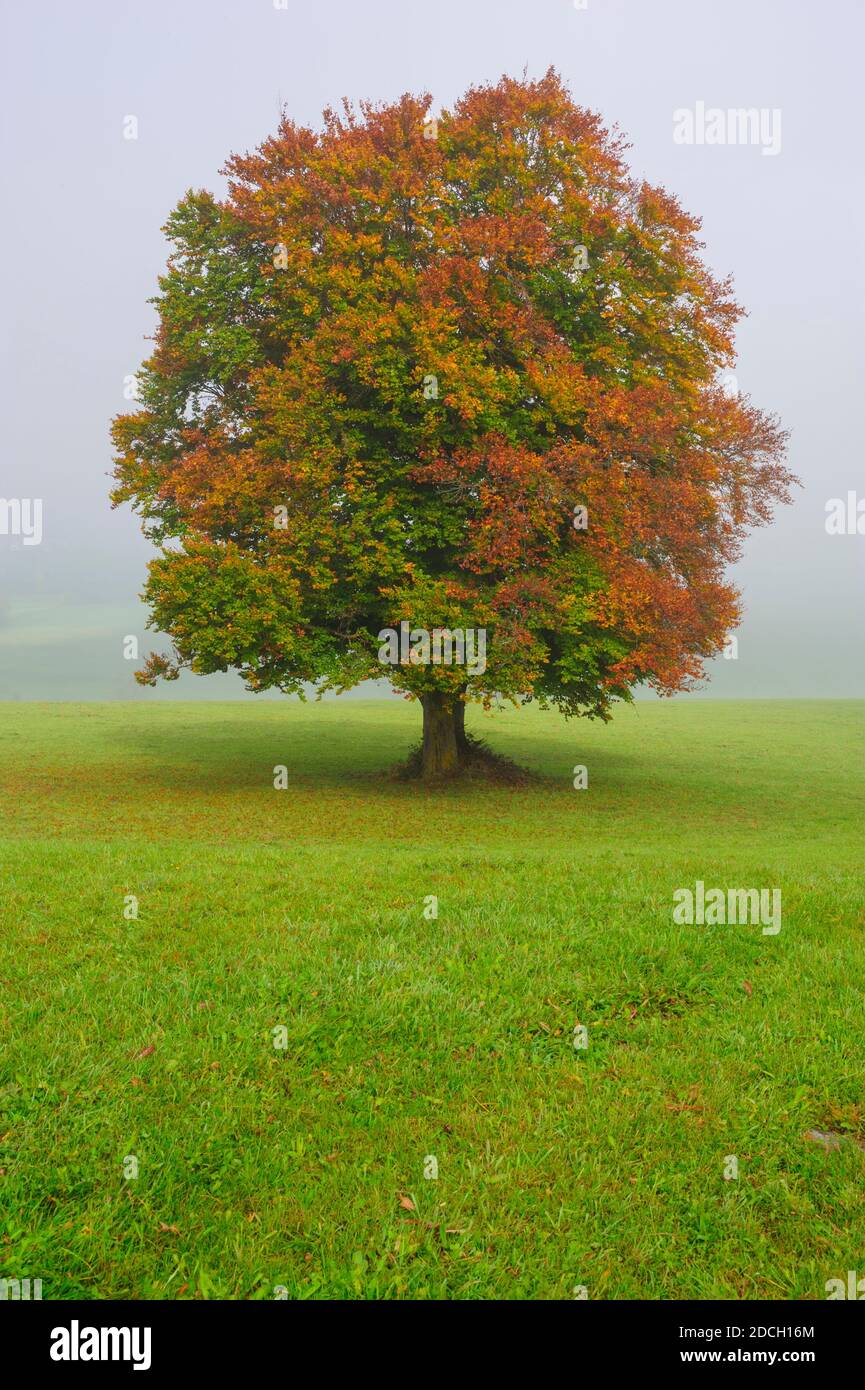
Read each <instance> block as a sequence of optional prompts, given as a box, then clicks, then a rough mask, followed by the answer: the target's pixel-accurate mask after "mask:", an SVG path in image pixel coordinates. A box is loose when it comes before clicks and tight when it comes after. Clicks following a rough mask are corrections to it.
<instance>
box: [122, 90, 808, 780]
mask: <svg viewBox="0 0 865 1390" xmlns="http://www.w3.org/2000/svg"><path fill="white" fill-rule="evenodd" d="M432 114H433V113H432V112H431V108H430V99H429V98H428V97H419V98H418V97H412V96H405V97H403V98H402V99H401V100H400V101H398V102H396V103H394V104H392V105H387V106H382V107H374V106H371V105H364V106H362V108H361V109H360V111H359V112H355V111H353V110H351V109H350V108H349V107H348V106H346V107H345V109H344V110H343V112H342V114H337V113H335V112H333V111H327V112H325V115H324V121H323V126H322V129H321V130H320V131H314V130H311V129H307V128H304V127H300V126H297V125H295V124H294V123H293V122H291V121H290V120H288V119H287V118H286V119H283V121H282V123H281V125H280V127H279V131H278V133H277V134H276V135H275V136H274V137H273V138H272V139H269V140H267V141H265V143H264V144H263V145H262V146H261V148H260V149H259V150H258V151H256V152H255V153H254V154H247V155H243V156H235V157H234V158H232V159H231V160H230V161H229V162H228V165H227V167H226V170H225V172H226V173H227V175H228V178H229V189H228V194H227V196H226V198H225V199H224V200H223V201H219V200H217V199H216V198H214V197H213V196H211V195H210V194H209V193H206V192H190V193H188V194H187V196H186V197H185V198H184V199H183V200H182V201H181V203H180V204H179V206H178V207H177V208H176V210H175V211H174V212H173V213H172V215H171V217H170V218H169V221H168V224H167V227H166V231H167V234H168V236H169V238H170V240H171V243H172V248H173V249H172V252H171V256H170V260H169V264H168V268H167V271H166V273H165V275H164V276H163V277H162V279H161V281H160V293H159V296H158V298H157V300H156V303H157V305H158V311H159V327H158V331H157V335H156V341H155V350H154V352H153V354H152V356H151V357H150V359H149V361H148V362H147V363H146V364H145V366H144V367H143V369H142V371H141V374H140V377H139V383H140V409H138V410H136V411H135V413H132V414H127V415H123V416H121V417H119V418H118V419H117V420H116V421H115V423H114V427H113V437H114V441H115V445H116V452H117V460H116V487H115V489H114V492H113V499H114V501H115V503H119V502H123V501H131V502H132V503H133V505H134V506H135V508H136V509H137V510H138V511H139V512H140V513H141V515H142V517H143V518H144V521H145V528H146V530H147V533H148V534H149V535H150V536H151V537H152V538H153V539H154V540H155V541H156V542H157V544H158V545H159V547H160V552H159V554H158V555H157V557H156V558H155V559H154V560H153V561H152V563H151V565H150V572H149V578H148V581H147V586H146V590H145V597H146V599H147V601H148V602H149V604H150V606H151V610H152V624H153V626H154V627H156V628H157V629H159V630H161V631H164V632H166V633H168V634H170V636H171V638H172V639H173V643H174V652H173V653H171V654H169V655H167V656H153V657H151V658H150V659H149V661H148V663H147V665H146V667H145V670H144V671H143V672H142V673H140V678H141V679H142V680H144V681H153V680H155V679H156V678H157V677H158V676H160V675H162V676H171V675H174V674H176V672H177V670H178V669H179V668H180V667H181V666H188V667H190V668H191V669H192V670H193V671H197V672H201V673H206V672H212V671H224V670H227V669H229V668H232V667H234V668H237V669H239V670H240V672H241V673H242V675H243V676H244V678H245V679H246V681H247V684H248V685H249V687H250V688H252V689H254V690H262V689H265V688H267V687H274V686H275V687H278V688H280V689H282V690H285V691H298V690H301V689H303V687H304V685H305V684H306V683H310V682H313V683H317V684H318V686H319V688H334V689H344V688H348V687H350V686H352V685H354V684H356V683H357V682H358V681H360V680H362V679H365V678H368V677H377V678H380V677H381V676H382V675H385V676H387V677H389V678H390V679H391V681H392V683H393V685H394V686H395V687H397V688H398V689H401V690H404V691H406V692H410V693H411V694H414V695H417V696H419V697H421V699H422V700H423V703H424V708H425V711H427V715H428V721H431V720H433V719H437V720H439V722H440V723H441V721H444V725H445V726H449V725H450V724H451V723H452V722H453V721H454V712H455V710H457V711H458V704H457V703H455V702H460V701H463V700H465V699H466V698H467V699H474V700H482V701H483V700H488V699H490V698H491V697H492V696H493V694H495V693H499V694H501V695H503V696H505V697H513V698H516V699H526V698H527V697H529V696H533V697H535V698H537V699H539V700H541V701H542V702H549V703H554V704H556V705H558V706H559V707H560V708H562V709H563V710H564V711H565V712H567V713H572V714H578V713H582V714H594V715H601V716H603V717H605V716H606V715H607V713H608V711H609V707H610V704H611V702H612V701H613V700H614V699H615V698H617V697H618V698H627V697H628V695H629V693H630V691H631V690H632V688H633V687H634V686H635V685H638V684H640V683H646V684H648V685H649V686H652V687H654V688H655V689H656V690H658V691H660V692H662V693H671V692H674V691H677V690H681V689H683V688H685V687H687V685H688V684H689V683H691V682H693V681H694V680H695V679H696V678H697V677H699V675H700V673H701V670H702V665H703V662H704V660H705V659H706V658H707V657H711V656H713V655H714V654H716V653H717V652H718V651H719V650H720V649H721V647H722V645H723V642H724V640H725V638H726V636H727V634H728V633H729V631H730V629H731V628H732V627H733V626H734V625H735V624H736V623H737V621H738V619H739V612H740V610H739V600H738V595H737V593H736V591H735V589H734V588H733V587H731V585H730V584H729V583H727V582H725V577H724V576H725V569H726V567H727V566H728V564H729V563H730V562H731V561H732V560H734V559H735V558H736V557H737V555H738V553H739V548H740V545H741V541H742V538H743V536H744V535H745V534H746V532H747V531H748V529H749V528H751V527H754V526H756V525H759V524H762V523H765V522H767V521H768V520H769V519H770V517H771V514H772V510H773V507H774V506H775V504H777V503H778V502H781V501H784V500H786V494H787V488H788V485H789V484H790V482H791V481H792V479H791V476H790V474H789V473H788V472H787V471H786V470H785V468H784V467H783V466H782V462H781V459H782V454H783V447H784V434H783V431H782V430H781V429H780V427H779V426H778V424H777V422H776V421H775V420H774V419H772V418H770V417H768V416H766V415H764V414H762V413H761V412H760V411H759V410H757V409H756V408H755V407H754V406H753V405H751V404H750V402H749V401H748V400H747V399H745V398H742V397H739V396H731V395H729V394H727V393H726V392H725V391H724V390H723V389H722V388H721V386H720V385H719V372H720V371H721V370H722V369H723V368H725V367H729V366H731V365H732V364H733V361H734V347H733V333H734V328H735V324H736V322H737V320H738V318H739V317H740V315H741V312H742V311H741V309H740V308H739V307H738V305H737V304H736V303H735V302H734V300H733V298H732V295H731V290H730V286H729V284H728V283H727V282H719V281H718V280H716V279H715V278H713V276H712V275H711V274H710V272H709V271H708V270H707V268H706V267H705V266H704V264H703V262H702V260H701V254H700V253H701V243H700V242H699V240H698V239H697V236H698V229H699V223H698V222H697V220H695V219H694V218H693V217H691V216H689V215H688V214H687V213H685V212H684V211H683V210H682V208H681V207H680V206H679V204H678V202H677V201H676V199H675V198H674V197H673V196H671V195H670V194H668V193H666V192H664V191H663V190H661V189H658V188H654V187H650V186H649V185H647V184H645V183H639V182H636V181H634V180H633V179H632V178H631V177H630V176H629V173H628V170H627V168H626V166H625V163H624V160H623V154H624V148H625V147H624V145H623V143H622V141H621V140H620V138H619V137H617V136H615V135H613V134H611V133H610V132H608V131H607V130H606V129H605V128H604V126H603V125H602V123H601V121H600V119H599V118H598V117H597V116H595V115H593V114H591V113H590V112H588V111H585V110H583V109H581V108H580V107H578V106H576V105H575V104H574V102H573V101H572V100H571V98H570V96H569V94H568V93H567V91H566V90H565V89H564V88H563V86H562V84H561V82H560V80H559V79H558V77H557V76H556V75H555V73H552V72H550V73H548V74H547V76H546V77H545V78H544V79H543V80H542V81H540V82H535V83H532V82H519V81H513V80H510V79H503V80H502V81H501V82H499V83H498V84H497V85H495V86H489V87H482V88H477V89H473V90H470V91H469V92H468V93H467V94H466V95H465V96H464V97H463V98H462V100H460V101H459V102H458V103H457V104H456V106H455V107H454V108H453V110H450V111H444V112H442V113H441V114H440V115H439V116H438V118H437V127H436V126H430V125H427V127H426V129H425V121H427V120H428V118H429V117H430V116H431V115H432ZM579 508H583V509H584V511H583V512H579V511H576V510H575V509H579ZM575 517H581V518H582V519H583V522H584V525H583V527H582V529H578V527H577V526H575V525H574V521H575ZM403 619H405V620H408V621H409V622H410V624H411V626H412V628H413V629H414V628H423V629H427V630H433V629H436V628H449V629H454V628H465V627H467V626H468V627H474V628H484V629H485V630H486V633H487V662H486V669H485V671H483V673H478V674H476V675H473V676H468V675H467V672H466V670H465V669H464V668H462V667H460V666H457V665H450V666H445V665H442V664H440V665H434V664H429V665H414V664H407V665H405V666H396V667H383V666H382V665H381V664H380V662H379V658H378V651H379V646H380V642H379V638H378V634H379V632H380V630H381V629H383V628H387V627H394V628H397V627H398V626H399V623H400V621H401V620H403ZM458 722H459V721H458V720H457V723H458ZM443 739H444V746H445V754H444V755H440V754H436V756H435V758H433V756H432V754H431V756H430V760H428V771H447V770H449V768H450V766H451V765H452V763H453V757H452V756H451V753H450V752H449V751H448V750H449V748H450V742H451V734H450V732H449V728H448V727H444V734H443Z"/></svg>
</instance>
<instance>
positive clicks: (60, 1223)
mask: <svg viewBox="0 0 865 1390" xmlns="http://www.w3.org/2000/svg"><path fill="white" fill-rule="evenodd" d="M863 724H865V705H863V704H861V703H857V702H854V701H846V702H845V701H839V702H828V701H826V702H806V701H789V702H784V701H778V702H772V701H755V702H750V703H749V702H708V701H707V702H703V701H678V702H657V703H655V702H646V703H640V704H638V705H636V706H635V707H633V708H624V707H623V708H620V709H619V710H618V712H617V714H616V716H615V718H614V720H613V722H612V723H611V724H610V725H607V726H603V725H595V724H590V723H588V722H586V721H571V722H570V723H566V722H565V721H564V720H563V719H561V718H560V717H559V716H557V715H555V714H552V713H548V714H544V713H542V712H540V711H538V710H536V709H535V708H534V707H533V706H530V707H528V708H526V709H523V710H520V711H511V710H508V711H507V712H504V713H493V714H491V715H484V714H483V712H481V711H480V710H472V711H471V712H470V714H469V720H468V725H469V729H470V731H472V732H474V733H479V734H482V735H483V736H484V737H486V738H487V739H488V741H489V743H490V745H491V747H493V748H494V749H495V750H496V751H498V752H501V753H504V754H506V755H508V756H509V757H511V758H513V759H514V760H516V761H517V762H519V763H521V764H523V765H525V766H526V767H528V768H530V769H531V770H532V771H533V773H534V774H536V776H535V778H534V780H532V781H531V782H530V783H528V784H526V785H522V786H516V787H509V786H493V785H489V784H483V783H465V784H461V785H457V786H453V787H451V788H447V789H444V790H441V789H440V790H430V789H425V788H424V787H423V786H422V785H420V784H415V783H407V782H401V781H399V780H396V779H395V778H394V777H393V776H391V775H389V773H390V769H392V767H393V765H394V764H395V763H397V762H399V761H400V760H402V759H404V758H405V756H406V754H407V753H408V751H409V749H410V747H411V746H412V745H413V744H414V743H416V742H417V739H418V737H419V730H420V716H419V709H418V707H417V706H416V705H412V704H409V703H406V702H397V701H394V702H385V701H378V702H373V701H371V702H361V701H354V700H352V701H346V700H343V701H333V702H325V703H323V704H319V705H316V704H308V705H302V704H299V703H297V702H294V701H285V702H284V703H280V702H267V703H261V704H258V705H256V704H253V703H241V702H237V703H225V704H210V703H208V704H185V703H175V704H172V703H163V702H158V703H157V702H153V703H147V702H145V701H141V702H130V703H122V704H121V703H118V704H104V705H100V704H82V705H64V704H43V705H26V704H4V705H0V837H2V838H0V865H2V876H0V922H2V927H0V1026H2V1052H0V1278H2V1277H5V1278H24V1277H30V1278H31V1279H32V1278H41V1279H42V1281H43V1298H46V1299H48V1298H52V1299H54V1298H60V1299H62V1298H99V1299H108V1298H121V1299H129V1298H145V1299H192V1298H205V1299H217V1298H228V1299H259V1298H260V1299H265V1298H266V1299H272V1298H274V1297H275V1296H280V1295H279V1294H278V1293H275V1291H276V1290H280V1289H284V1290H286V1291H287V1296H288V1297H289V1298H292V1299H295V1298H299V1299H308V1298H328V1299H344V1298H345V1299H354V1298H360V1299H369V1298H374V1299H378V1298H393V1299H441V1298H447V1299H520V1298H529V1299H563V1298H564V1299H572V1298H574V1296H575V1289H579V1287H580V1286H582V1287H584V1288H585V1289H586V1291H587V1295H588V1297H589V1298H591V1299H605V1298H614V1299H642V1298H648V1299H668V1298H685V1297H687V1298H699V1299H705V1298H729V1299H769V1298H785V1299H793V1298H804V1299H823V1298H825V1297H826V1294H825V1291H824V1286H825V1282H826V1280H827V1279H830V1278H833V1277H842V1278H843V1277H846V1271H847V1270H848V1269H858V1271H859V1273H860V1275H861V1274H865V1202H863V1200H862V1191H863V1186H865V1063H863V1046H862V1043H863V1033H865V1009H863V989H865V893H863V810H865V798H863V781H865V777H863V768H865V760H863V739H862V733H863ZM578 763H579V764H584V765H585V766H586V767H587V768H588V775H589V786H588V788H587V789H586V790H575V789H574V787H573V785H572V783H573V768H574V766H575V764H578ZM280 764H282V765H285V767H286V768H287V783H288V785H287V788H286V789H285V790H276V789H275V788H274V785H273V779H274V767H275V766H276V765H280ZM698 879H701V880H703V881H704V882H705V883H706V885H707V886H710V885H711V886H714V885H719V886H722V887H724V888H727V887H743V888H747V887H766V888H775V887H777V888H780V889H781V891H782V901H783V925H782V929H781V931H780V932H779V933H778V934H777V935H774V936H770V935H763V934H762V932H761V929H760V926H759V925H756V926H714V927H707V926H698V925H695V926H687V925H676V924H675V923H674V922H673V916H672V908H673V894H674V892H675V890H676V889H677V888H681V887H693V886H694V883H695V881H696V880H698ZM130 895H134V896H135V898H137V900H138V916H137V919H136V918H133V917H129V916H125V915H124V909H125V910H126V911H127V913H128V912H130V911H131V910H132V909H131V908H130V906H129V901H128V900H129V897H130ZM432 896H434V897H435V898H437V900H438V908H437V913H438V915H437V917H433V916H432V915H431V914H432V906H431V905H430V904H429V902H428V900H429V898H430V897H432ZM425 904H426V914H427V915H425ZM577 1025H583V1026H585V1027H586V1028H587V1030H588V1042H589V1045H588V1048H587V1049H584V1050H582V1049H581V1050H578V1049H575V1047H574V1029H575V1027H576V1026H577ZM274 1030H276V1031H274ZM279 1030H282V1031H279ZM275 1044H280V1045H278V1046H277V1045H275ZM809 1130H819V1131H821V1132H823V1133H825V1134H827V1135H829V1136H831V1138H830V1139H828V1140H827V1141H826V1142H825V1143H820V1142H813V1141H812V1140H809V1139H807V1138H806V1137H805V1135H806V1133H807V1132H808V1131H809ZM729 1156H735V1157H736V1159H737V1163H738V1173H739V1176H738V1178H735V1179H729V1180H728V1179H726V1178H725V1166H726V1167H727V1168H728V1169H729V1164H728V1158H729ZM130 1160H134V1162H130ZM136 1168H137V1176H134V1172H135V1170H136ZM436 1169H437V1177H433V1176H427V1175H425V1174H431V1173H432V1172H434V1171H435V1170H436Z"/></svg>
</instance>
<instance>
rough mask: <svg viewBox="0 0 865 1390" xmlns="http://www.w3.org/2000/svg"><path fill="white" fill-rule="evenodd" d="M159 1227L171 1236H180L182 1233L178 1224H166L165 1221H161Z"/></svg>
mask: <svg viewBox="0 0 865 1390" xmlns="http://www.w3.org/2000/svg"><path fill="white" fill-rule="evenodd" d="M159 1229H160V1231H163V1232H164V1233H165V1235H169V1236H179V1235H180V1230H179V1228H178V1227H177V1226H166V1224H165V1222H164V1221H160V1223H159Z"/></svg>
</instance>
